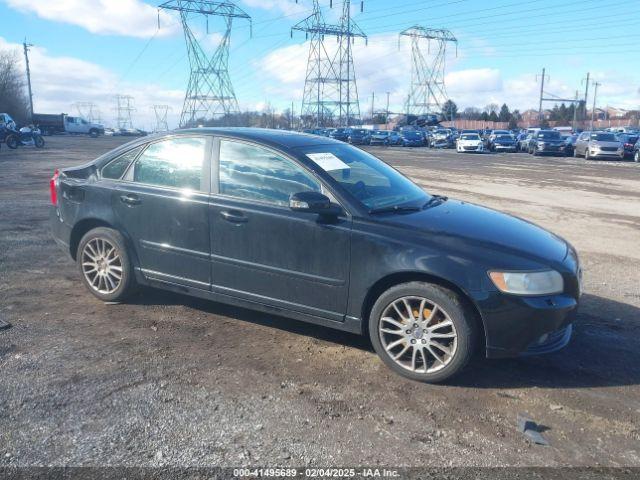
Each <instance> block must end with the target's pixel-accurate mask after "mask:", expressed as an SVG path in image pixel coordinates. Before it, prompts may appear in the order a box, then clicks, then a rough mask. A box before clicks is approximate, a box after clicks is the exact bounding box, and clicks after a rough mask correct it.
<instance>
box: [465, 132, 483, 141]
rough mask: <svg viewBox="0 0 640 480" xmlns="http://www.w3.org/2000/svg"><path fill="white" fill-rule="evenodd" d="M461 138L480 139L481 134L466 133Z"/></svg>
mask: <svg viewBox="0 0 640 480" xmlns="http://www.w3.org/2000/svg"><path fill="white" fill-rule="evenodd" d="M460 140H480V135H478V134H477V133H465V134H463V135H461V136H460Z"/></svg>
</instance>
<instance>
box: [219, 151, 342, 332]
mask: <svg viewBox="0 0 640 480" xmlns="http://www.w3.org/2000/svg"><path fill="white" fill-rule="evenodd" d="M214 152H219V169H218V170H214V176H213V179H212V191H213V192H214V193H213V194H212V199H211V205H210V225H211V258H212V272H213V273H212V278H213V285H212V289H213V291H216V292H218V293H222V294H226V295H231V296H234V297H239V298H243V299H246V300H250V301H255V302H259V303H262V304H268V305H274V306H279V307H282V308H287V309H290V310H294V311H297V312H300V313H305V314H309V315H315V316H319V317H324V318H330V319H332V320H337V321H341V320H343V316H344V313H345V311H346V303H347V292H348V278H349V261H350V241H351V219H350V217H348V216H347V215H346V214H345V215H344V216H341V217H340V218H338V219H337V220H335V221H324V220H322V219H321V218H319V216H318V215H316V214H311V213H305V212H294V211H292V210H291V209H290V208H289V196H290V195H291V194H293V193H298V192H303V191H308V190H312V191H321V190H322V188H323V187H322V186H321V184H320V181H319V180H318V179H317V178H316V177H315V176H314V175H313V174H312V173H311V172H310V171H308V170H307V169H305V168H304V167H303V166H301V165H300V164H299V163H298V162H297V161H296V160H294V159H292V158H289V157H287V156H285V155H284V154H282V153H280V152H277V151H274V150H271V149H269V148H265V147H263V146H260V145H256V144H252V143H248V142H244V141H239V140H233V139H221V140H219V141H217V142H216V146H214ZM214 157H215V155H214ZM325 193H328V192H326V190H325Z"/></svg>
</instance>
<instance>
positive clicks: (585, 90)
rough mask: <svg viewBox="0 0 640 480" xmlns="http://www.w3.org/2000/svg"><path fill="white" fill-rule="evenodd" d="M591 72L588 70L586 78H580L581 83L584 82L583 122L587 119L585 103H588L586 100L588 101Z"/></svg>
mask: <svg viewBox="0 0 640 480" xmlns="http://www.w3.org/2000/svg"><path fill="white" fill-rule="evenodd" d="M590 77H591V74H590V73H589V72H587V78H583V79H582V83H584V122H585V123H586V121H587V105H588V103H587V102H588V101H589V80H590Z"/></svg>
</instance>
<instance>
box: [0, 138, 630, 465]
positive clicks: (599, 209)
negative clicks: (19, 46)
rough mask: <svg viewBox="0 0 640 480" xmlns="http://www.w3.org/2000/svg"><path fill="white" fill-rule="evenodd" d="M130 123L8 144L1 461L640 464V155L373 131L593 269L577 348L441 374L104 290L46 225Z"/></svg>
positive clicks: (427, 180)
mask: <svg viewBox="0 0 640 480" xmlns="http://www.w3.org/2000/svg"><path fill="white" fill-rule="evenodd" d="M122 141H123V140H122V139H119V138H99V139H89V138H79V137H78V138H71V137H70V138H65V137H49V138H47V146H46V148H45V149H43V150H40V151H37V150H33V149H28V148H23V149H19V150H17V151H10V150H8V149H7V148H6V147H4V146H3V147H2V149H1V150H0V172H1V173H0V187H1V188H0V205H1V206H2V208H0V317H1V318H4V319H5V320H8V321H10V322H11V323H12V324H13V327H12V328H11V329H9V330H5V331H0V375H1V378H2V380H1V381H0V466H2V465H4V466H7V465H11V466H14V465H17V466H28V465H56V466H62V465H74V466H106V465H126V466H159V465H160V466H177V467H185V466H212V465H216V466H241V465H271V466H276V465H277V466H287V465H297V466H301V465H309V464H312V465H318V466H333V465H381V466H387V465H388V466H505V465H506V466H560V465H563V466H596V465H600V466H640V451H639V446H640V385H639V383H640V367H639V365H640V348H638V347H639V345H640V340H639V339H640V328H639V325H640V249H639V248H638V246H639V245H640V165H638V164H633V163H630V162H626V163H625V162H593V161H591V162H586V161H584V160H581V159H573V158H571V159H565V158H546V157H545V158H534V157H531V156H529V155H524V154H499V155H498V154H496V155H464V154H456V153H455V152H453V151H434V150H429V149H401V148H389V149H385V148H370V150H371V151H374V152H375V153H376V154H378V155H379V156H380V157H381V158H383V159H384V160H386V161H387V162H389V163H391V164H392V165H394V166H395V167H397V168H399V169H400V170H401V171H403V172H404V173H406V174H407V175H409V176H410V177H411V178H413V179H414V180H415V181H417V182H418V183H420V184H421V185H423V186H424V187H425V188H427V189H428V190H429V191H432V192H435V193H440V194H446V195H449V196H451V197H457V198H460V199H464V200H468V201H473V202H477V203H481V204H485V205H488V206H490V207H494V208H497V209H500V210H503V211H506V212H509V213H512V214H515V215H518V216H521V217H523V218H526V219H529V220H531V221H534V222H536V223H538V224H540V225H542V226H544V227H547V228H549V229H551V230H553V231H554V232H556V233H558V234H560V235H562V236H564V237H565V238H567V239H568V240H569V241H570V242H572V243H573V244H574V245H575V246H576V247H577V249H578V250H579V252H580V254H581V258H582V261H583V264H584V267H585V295H584V296H583V302H582V305H581V310H580V314H579V321H578V323H577V326H576V330H575V336H574V339H573V341H572V342H571V344H570V345H569V346H568V347H567V348H566V349H564V350H563V351H561V352H559V353H556V354H553V355H549V356H546V357H540V358H528V359H516V360H500V361H488V360H483V359H478V360H477V361H476V362H475V363H474V364H473V365H471V366H470V368H469V369H468V370H467V371H466V372H465V373H464V374H463V375H462V376H460V377H458V378H457V379H456V381H455V383H453V384H450V385H446V386H442V385H440V386H433V385H425V384H420V383H416V382H412V381H409V380H405V379H404V378H401V377H399V376H397V375H395V374H393V373H392V372H390V371H389V370H388V369H387V368H385V367H384V366H383V364H382V363H381V361H379V360H378V358H377V357H376V356H375V354H374V353H373V351H372V348H371V346H370V344H369V342H368V341H367V340H366V339H364V338H360V337H358V336H355V335H351V334H347V333H342V332H337V331H333V330H329V329H326V328H322V327H317V326H311V325H306V324H303V323H300V322H296V321H293V320H288V319H284V318H280V317H275V316H270V315H266V314H262V313H255V312H251V311H248V310H244V309H240V308H232V307H227V306H223V305H219V304H215V303H210V302H206V301H202V300H197V299H193V298H189V297H186V296H181V295H177V294H170V293H166V292H160V291H154V290H144V291H142V292H141V293H140V294H139V295H137V296H136V297H135V298H134V299H133V300H132V301H131V302H130V303H127V304H123V305H105V304H102V303H100V302H99V301H97V300H96V299H95V298H94V297H93V296H91V295H90V294H89V293H88V292H87V291H85V289H84V287H83V286H82V285H81V283H80V280H79V277H78V273H77V271H76V268H75V266H74V264H73V263H72V262H71V260H70V259H69V258H67V257H66V256H65V255H64V254H63V253H61V251H60V250H59V249H58V247H56V245H55V244H54V242H53V241H52V240H51V237H50V234H49V230H48V224H47V216H48V202H49V200H48V179H49V177H50V176H51V174H52V172H53V170H54V168H55V167H59V166H71V165H75V164H79V163H82V162H85V161H87V160H89V159H92V158H94V157H96V156H97V155H99V154H101V153H103V152H105V151H107V150H109V149H111V148H113V147H115V146H116V145H118V144H120V143H122ZM520 412H526V413H528V414H529V415H530V416H531V417H532V418H534V419H535V420H536V421H537V422H539V423H540V424H541V425H543V426H544V428H543V429H544V430H545V431H544V435H545V436H546V437H547V438H548V440H549V441H550V442H551V446H548V447H542V446H536V445H532V444H530V443H528V442H527V441H526V439H525V438H524V437H523V436H522V435H521V434H520V433H519V432H518V431H517V429H516V415H517V414H518V413H520Z"/></svg>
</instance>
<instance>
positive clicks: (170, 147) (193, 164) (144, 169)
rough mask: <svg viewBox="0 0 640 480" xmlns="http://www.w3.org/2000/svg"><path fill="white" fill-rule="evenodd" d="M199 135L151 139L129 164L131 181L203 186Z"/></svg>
mask: <svg viewBox="0 0 640 480" xmlns="http://www.w3.org/2000/svg"><path fill="white" fill-rule="evenodd" d="M206 143H207V141H206V139H204V138H202V137H178V138H171V139H168V140H162V141H160V142H156V143H152V144H151V145H149V146H148V147H147V149H146V150H145V151H144V152H143V153H142V154H141V155H140V157H139V158H138V160H137V161H136V163H135V164H134V166H133V181H134V182H139V183H145V184H148V185H158V186H162V187H173V188H181V189H188V190H203V187H202V166H203V164H204V159H205V151H206V150H205V145H206Z"/></svg>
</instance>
